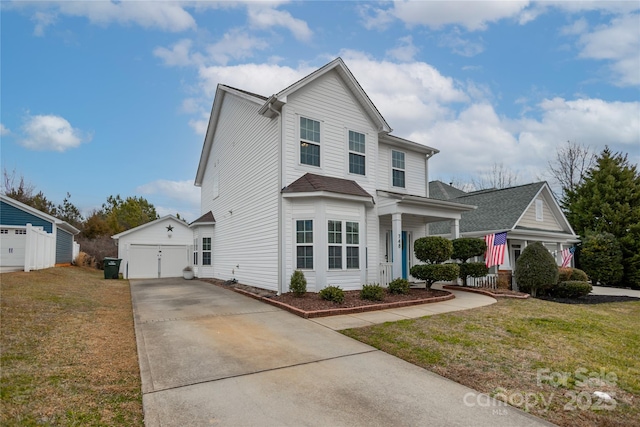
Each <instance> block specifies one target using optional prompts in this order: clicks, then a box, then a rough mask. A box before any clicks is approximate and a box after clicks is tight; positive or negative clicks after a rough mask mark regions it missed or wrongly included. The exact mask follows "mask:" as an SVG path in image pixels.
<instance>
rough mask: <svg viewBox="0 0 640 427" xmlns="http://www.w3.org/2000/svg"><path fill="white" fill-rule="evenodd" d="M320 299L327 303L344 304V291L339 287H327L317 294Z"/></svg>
mask: <svg viewBox="0 0 640 427" xmlns="http://www.w3.org/2000/svg"><path fill="white" fill-rule="evenodd" d="M319 295H320V298H322V299H323V300H327V301H332V302H335V303H336V304H342V303H343V302H344V291H343V290H342V289H341V288H340V286H327V287H326V288H324V289H322V290H321V291H320V292H319Z"/></svg>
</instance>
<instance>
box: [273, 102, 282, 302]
mask: <svg viewBox="0 0 640 427" xmlns="http://www.w3.org/2000/svg"><path fill="white" fill-rule="evenodd" d="M269 111H271V112H272V113H274V114H276V115H277V116H278V122H279V124H280V131H279V134H280V141H278V142H279V144H278V159H279V161H280V164H279V165H278V166H279V167H278V175H279V179H278V184H279V185H278V190H279V191H278V295H281V294H282V283H283V282H284V271H285V269H286V265H285V259H284V258H285V257H284V248H285V245H284V226H283V225H282V223H283V221H284V218H283V216H284V207H283V206H282V203H283V202H282V189H283V188H284V178H283V170H284V147H283V144H284V133H283V128H284V123H283V121H282V114H280V112H279V111H278V110H275V109H274V108H273V106H272V103H271V102H270V103H269Z"/></svg>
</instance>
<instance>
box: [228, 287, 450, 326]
mask: <svg viewBox="0 0 640 427" xmlns="http://www.w3.org/2000/svg"><path fill="white" fill-rule="evenodd" d="M232 290H233V291H234V292H238V293H239V294H242V295H246V296H248V297H250V298H253V299H257V300H259V301H262V302H266V303H267V304H271V305H273V306H275V307H278V308H281V309H283V310H286V311H288V312H290V313H293V314H295V315H297V316H300V317H303V318H305V319H313V318H316V317H326V316H335V315H338V314H353V313H364V312H367V311H377V310H387V309H390V308H400V307H410V306H413V305H420V304H430V303H434V302H441V301H448V300H450V299H454V298H455V295H453V294H452V293H449V295H443V296H441V297H432V298H427V299H421V300H412V301H397V302H388V303H381V304H372V305H365V306H361V307H347V308H333V309H330V310H316V311H305V310H300V309H299V308H296V307H293V306H291V305H289V304H285V303H282V302H280V301H275V300H273V299H271V298H265V297H261V296H260V295H256V294H253V293H251V292H247V291H245V290H243V289H236V288H232Z"/></svg>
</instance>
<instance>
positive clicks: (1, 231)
mask: <svg viewBox="0 0 640 427" xmlns="http://www.w3.org/2000/svg"><path fill="white" fill-rule="evenodd" d="M0 234H9V230H7V229H6V228H3V229H2V230H0Z"/></svg>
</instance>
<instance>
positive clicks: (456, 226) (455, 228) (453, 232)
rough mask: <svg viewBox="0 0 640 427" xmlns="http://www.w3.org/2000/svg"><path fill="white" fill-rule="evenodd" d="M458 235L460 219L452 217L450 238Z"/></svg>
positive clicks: (455, 237)
mask: <svg viewBox="0 0 640 427" xmlns="http://www.w3.org/2000/svg"><path fill="white" fill-rule="evenodd" d="M458 237H460V220H459V219H454V220H452V221H451V239H452V240H453V239H457V238H458Z"/></svg>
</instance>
